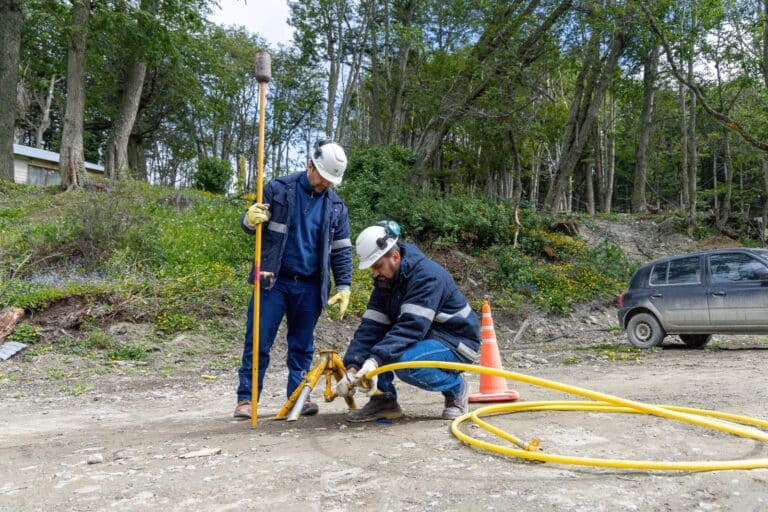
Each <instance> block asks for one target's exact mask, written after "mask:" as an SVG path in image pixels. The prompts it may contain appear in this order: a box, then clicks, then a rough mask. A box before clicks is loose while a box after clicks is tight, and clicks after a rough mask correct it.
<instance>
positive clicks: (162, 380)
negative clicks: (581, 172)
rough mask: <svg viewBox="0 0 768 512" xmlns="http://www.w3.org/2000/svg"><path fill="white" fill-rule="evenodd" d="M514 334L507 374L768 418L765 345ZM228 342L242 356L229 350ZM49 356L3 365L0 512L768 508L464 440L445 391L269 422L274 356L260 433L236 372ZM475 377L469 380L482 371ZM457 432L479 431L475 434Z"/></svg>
mask: <svg viewBox="0 0 768 512" xmlns="http://www.w3.org/2000/svg"><path fill="white" fill-rule="evenodd" d="M607 315H608V316H610V313H607ZM539 330H540V329H539ZM497 331H501V332H502V333H503V332H505V329H504V327H503V326H497ZM539 334H540V335H542V336H544V334H545V333H541V332H540V333H539ZM509 338H511V337H509V336H504V335H503V334H500V346H501V349H502V354H503V356H504V359H505V364H506V368H507V369H509V370H513V371H519V372H521V373H526V374H530V375H534V376H537V377H542V378H546V379H552V380H556V381H559V382H563V383H568V384H574V385H578V386H582V387H586V388H589V389H593V390H596V391H601V392H605V393H610V394H615V395H618V396H622V397H625V398H629V399H633V400H639V401H646V402H651V403H661V404H675V405H686V406H691V407H699V408H712V409H717V410H721V411H729V412H734V413H739V414H745V415H749V416H754V417H758V418H763V419H768V383H766V380H765V378H764V375H765V367H766V358H767V357H768V353H767V352H766V351H765V349H766V347H768V345H766V344H765V343H764V342H763V341H762V340H761V339H760V338H758V337H752V338H748V337H744V338H728V337H718V338H716V340H715V341H713V342H712V343H711V345H710V348H709V349H707V350H698V351H692V350H684V349H682V348H680V346H677V345H674V346H669V347H667V348H664V349H662V350H657V351H651V352H643V353H637V352H632V351H628V348H629V347H628V345H627V344H626V342H625V341H624V339H623V336H622V335H621V334H620V333H615V332H606V331H598V332H595V333H590V334H589V336H581V337H576V338H559V339H555V340H553V341H550V342H543V341H535V340H534V341H529V342H519V343H518V345H517V346H514V347H511V346H509ZM232 351H233V356H236V354H237V347H236V345H234V344H233V347H232ZM48 357H53V356H52V355H48ZM44 358H45V356H40V357H39V358H38V359H36V360H34V361H30V362H24V363H23V364H22V363H20V362H13V360H11V361H7V362H5V363H3V365H2V366H0V372H2V373H3V374H4V378H2V379H0V436H1V437H0V510H2V511H32V510H83V511H85V510H88V511H90V510H120V511H130V510H169V511H175V510H179V511H187V510H220V511H225V510H281V511H282V510H302V511H307V510H309V511H312V510H325V511H332V510H337V511H347V510H349V511H356V510H360V511H362V510H365V511H371V510H392V511H399V510H414V511H441V510H534V511H535V510H542V511H544V510H546V511H552V510H557V511H560V510H562V511H566V510H567V511H573V510H577V511H578V510H583V511H596V510H597V511H600V510H702V511H713V510H738V511H746V510H755V511H757V510H766V509H768V492H766V488H768V487H767V486H768V470H765V469H758V470H750V471H723V472H704V473H664V472H647V471H620V470H607V469H592V468H584V467H575V466H562V465H556V464H541V463H529V462H525V461H521V460H518V459H511V458H506V457H501V456H496V455H491V454H489V453H487V452H482V451H478V450H475V449H473V448H470V447H468V446H465V445H463V444H462V443H460V442H459V441H457V440H456V439H455V438H454V437H453V436H452V435H451V433H450V430H449V429H450V422H447V421H443V420H440V419H438V417H439V414H440V411H441V409H442V401H441V397H440V396H438V395H436V394H430V393H426V392H423V391H420V390H417V389H415V388H412V387H410V386H407V385H405V384H403V383H400V385H399V391H400V401H401V405H402V407H403V409H404V412H405V414H406V416H405V418H403V419H402V420H399V421H396V422H393V423H389V424H379V423H376V424H366V425H363V426H352V425H348V424H346V423H345V422H344V419H343V414H344V403H343V402H342V401H341V400H337V401H335V402H333V403H330V404H324V403H322V404H321V409H320V411H321V412H320V414H319V415H318V416H316V417H312V418H300V419H299V421H297V422H294V423H286V422H274V421H271V420H269V419H268V417H269V416H270V415H271V414H274V413H275V412H276V411H277V409H278V408H279V407H280V405H282V394H283V389H284V388H283V387H284V385H285V370H284V369H283V368H284V366H283V362H282V361H281V360H280V356H279V355H278V357H276V360H275V361H274V363H273V366H272V367H271V369H270V373H268V377H267V383H266V386H265V395H264V397H263V400H262V402H263V403H262V405H261V407H260V411H261V421H260V422H259V425H258V427H257V428H256V429H251V427H250V423H248V422H239V421H234V420H233V419H232V418H231V413H232V409H233V390H234V387H235V379H236V374H235V371H234V367H232V368H229V369H219V370H211V369H208V368H205V367H204V365H195V364H189V365H187V366H186V368H185V369H181V370H176V371H173V372H170V373H169V374H168V375H165V376H163V375H162V372H161V371H160V370H159V368H160V365H161V364H162V361H158V362H152V363H150V364H149V365H148V366H132V365H127V366H125V367H122V368H117V369H111V370H110V371H104V372H98V371H97V372H93V371H92V370H93V369H91V371H90V373H89V377H88V379H89V385H90V386H92V387H90V388H87V389H85V390H81V391H83V392H80V393H73V392H72V389H73V388H72V386H73V384H72V383H73V382H77V379H79V378H80V379H81V378H82V377H78V376H77V375H70V376H69V377H68V379H69V380H67V379H63V380H51V379H50V378H49V379H46V378H43V377H44V375H45V372H43V371H42V368H44V366H45V364H44V361H45V359H44ZM159 359H161V358H159ZM70 364H72V362H71V361H70ZM75 366H76V365H75ZM49 373H50V372H49ZM203 374H212V375H213V376H214V377H216V379H215V380H209V379H205V378H202V377H201V375H203ZM10 376H14V377H13V378H10ZM468 380H469V381H470V382H471V384H472V386H473V388H474V389H476V388H477V384H478V378H477V376H475V375H471V376H468ZM510 387H513V388H515V389H517V390H519V391H520V393H521V395H522V397H523V399H525V400H538V399H577V398H578V397H565V396H563V395H561V394H559V393H556V392H552V391H550V390H546V389H542V388H534V387H531V386H528V385H525V384H518V383H510ZM317 395H318V398H319V394H317ZM361 403H362V402H361ZM493 422H494V424H496V425H498V426H500V427H502V428H505V429H506V430H508V431H510V432H513V433H514V434H515V435H518V436H519V437H521V438H523V439H529V438H531V437H534V436H535V437H538V438H540V439H541V441H542V445H543V447H544V449H545V450H546V451H547V452H549V453H562V454H573V455H583V456H595V457H605V458H629V459H632V458H635V459H656V460H712V459H715V460H723V459H745V458H765V457H768V446H766V445H765V444H761V443H758V442H755V441H750V440H744V439H739V438H734V437H732V436H729V435H727V434H722V433H719V432H713V431H709V430H703V429H701V428H697V427H693V426H689V425H683V424H679V423H676V422H670V421H667V420H661V419H656V418H653V417H648V416H637V415H618V414H605V413H589V412H572V413H536V414H533V413H525V414H518V415H516V416H505V417H498V418H495V419H494V420H493ZM468 430H469V431H471V432H472V433H474V434H475V435H477V436H480V437H481V438H482V437H483V433H481V432H482V431H480V430H478V429H476V428H475V427H468Z"/></svg>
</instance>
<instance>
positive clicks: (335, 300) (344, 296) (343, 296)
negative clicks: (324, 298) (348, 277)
mask: <svg viewBox="0 0 768 512" xmlns="http://www.w3.org/2000/svg"><path fill="white" fill-rule="evenodd" d="M351 295H352V292H350V291H349V290H344V291H341V292H338V293H337V294H336V295H334V296H333V297H331V298H330V299H328V305H329V306H333V305H334V304H338V305H339V320H341V319H342V318H344V313H346V312H347V307H348V306H349V297H350V296H351Z"/></svg>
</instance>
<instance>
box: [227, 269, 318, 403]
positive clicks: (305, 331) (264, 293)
mask: <svg viewBox="0 0 768 512" xmlns="http://www.w3.org/2000/svg"><path fill="white" fill-rule="evenodd" d="M260 303H261V308H260V311H259V315H260V318H259V396H261V390H262V389H263V387H264V374H265V373H266V372H267V367H268V366H269V351H270V349H271V348H272V343H274V341H275V336H277V329H278V328H279V327H280V322H281V321H282V319H283V316H285V318H286V324H287V326H288V333H287V338H288V360H287V363H288V385H287V387H286V396H290V395H291V393H293V391H294V390H295V389H296V388H297V387H298V385H299V384H300V383H301V380H302V378H303V376H302V374H303V373H304V372H307V371H309V368H310V366H312V356H313V355H314V352H315V347H314V340H315V338H314V331H315V325H316V324H317V319H318V318H320V313H321V312H322V309H323V308H322V304H321V301H320V280H319V279H317V280H310V281H294V280H292V279H286V278H283V279H280V278H278V279H277V282H276V283H275V286H273V287H272V289H271V290H265V289H264V288H262V289H261V300H260ZM252 358H253V295H251V300H250V302H249V303H248V320H247V323H246V327H245V343H244V346H243V359H242V362H241V365H240V369H239V370H238V374H239V377H240V384H239V385H238V387H237V400H238V402H239V401H241V400H250V399H251V374H252V372H253V359H252Z"/></svg>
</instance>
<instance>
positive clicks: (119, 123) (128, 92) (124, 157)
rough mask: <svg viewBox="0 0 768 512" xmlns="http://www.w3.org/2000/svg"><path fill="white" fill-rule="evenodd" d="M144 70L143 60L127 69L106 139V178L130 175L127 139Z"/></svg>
mask: <svg viewBox="0 0 768 512" xmlns="http://www.w3.org/2000/svg"><path fill="white" fill-rule="evenodd" d="M146 72H147V64H146V62H144V61H143V60H137V61H136V62H134V63H133V64H132V65H131V67H130V69H129V70H128V75H127V77H126V80H125V84H124V87H123V91H122V94H121V95H120V110H119V111H118V113H117V119H115V122H114V124H113V126H112V131H111V132H110V134H109V138H108V139H107V161H106V165H105V166H104V168H105V169H104V170H105V173H106V175H107V178H110V179H115V180H122V179H126V178H128V177H130V172H129V171H130V169H129V164H128V139H129V138H130V136H131V131H132V130H133V124H134V123H135V122H136V115H137V113H138V111H139V101H140V100H141V90H142V88H143V86H144V76H145V75H146Z"/></svg>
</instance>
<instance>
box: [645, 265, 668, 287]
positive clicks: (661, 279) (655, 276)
mask: <svg viewBox="0 0 768 512" xmlns="http://www.w3.org/2000/svg"><path fill="white" fill-rule="evenodd" d="M667 267H669V263H662V264H660V265H654V266H653V270H652V271H651V280H650V284H651V285H655V286H658V285H661V284H667Z"/></svg>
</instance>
